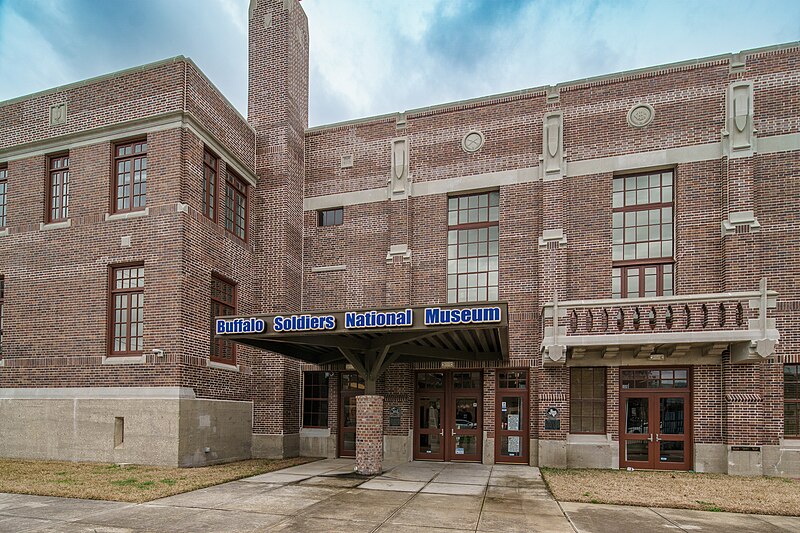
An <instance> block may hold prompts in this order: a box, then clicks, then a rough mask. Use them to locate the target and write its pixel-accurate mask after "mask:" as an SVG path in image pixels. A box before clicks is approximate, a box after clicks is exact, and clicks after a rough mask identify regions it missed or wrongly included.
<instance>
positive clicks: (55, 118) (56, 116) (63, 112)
mask: <svg viewBox="0 0 800 533" xmlns="http://www.w3.org/2000/svg"><path fill="white" fill-rule="evenodd" d="M66 123H67V104H66V103H63V104H55V105H51V106H50V125H51V126H60V125H61V124H66Z"/></svg>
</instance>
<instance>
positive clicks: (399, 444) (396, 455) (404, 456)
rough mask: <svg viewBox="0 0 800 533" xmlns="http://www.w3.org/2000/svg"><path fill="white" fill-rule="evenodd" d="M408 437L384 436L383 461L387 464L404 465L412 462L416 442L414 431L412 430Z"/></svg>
mask: <svg viewBox="0 0 800 533" xmlns="http://www.w3.org/2000/svg"><path fill="white" fill-rule="evenodd" d="M408 433H409V434H408V436H407V437H403V436H399V435H384V436H383V460H384V462H386V463H403V462H406V461H411V460H412V459H413V457H412V451H413V450H412V448H411V446H412V445H413V442H414V440H413V439H414V431H413V430H410V431H409V432H408Z"/></svg>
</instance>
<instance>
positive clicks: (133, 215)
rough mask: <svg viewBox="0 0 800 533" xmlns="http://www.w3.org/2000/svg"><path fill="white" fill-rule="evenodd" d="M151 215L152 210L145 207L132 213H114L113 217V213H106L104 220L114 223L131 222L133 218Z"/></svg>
mask: <svg viewBox="0 0 800 533" xmlns="http://www.w3.org/2000/svg"><path fill="white" fill-rule="evenodd" d="M149 214H150V208H149V207H145V208H144V209H142V210H141V211H130V212H129V213H114V214H113V215H112V214H111V213H106V214H105V216H104V218H103V219H104V220H105V221H106V222H113V221H115V220H129V219H131V218H140V217H146V216H148V215H149Z"/></svg>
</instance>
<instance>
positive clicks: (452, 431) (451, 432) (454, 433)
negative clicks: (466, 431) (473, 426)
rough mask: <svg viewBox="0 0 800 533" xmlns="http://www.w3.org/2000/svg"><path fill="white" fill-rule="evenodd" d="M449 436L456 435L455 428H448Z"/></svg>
mask: <svg viewBox="0 0 800 533" xmlns="http://www.w3.org/2000/svg"><path fill="white" fill-rule="evenodd" d="M450 436H451V437H455V436H456V430H455V429H453V428H450Z"/></svg>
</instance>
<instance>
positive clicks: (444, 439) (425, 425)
mask: <svg viewBox="0 0 800 533" xmlns="http://www.w3.org/2000/svg"><path fill="white" fill-rule="evenodd" d="M481 393H482V384H481V373H480V372H479V371H456V372H419V373H417V375H416V394H415V399H414V459H422V460H432V461H480V460H481V459H482V454H481V443H482V440H483V431H482V425H481Z"/></svg>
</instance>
